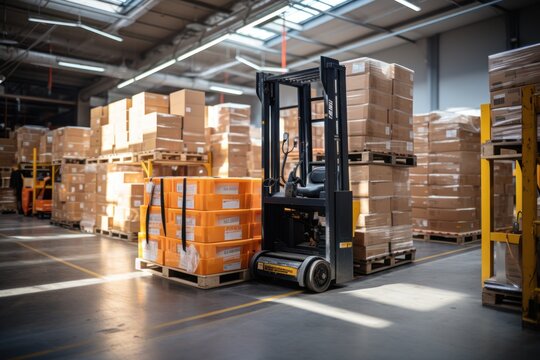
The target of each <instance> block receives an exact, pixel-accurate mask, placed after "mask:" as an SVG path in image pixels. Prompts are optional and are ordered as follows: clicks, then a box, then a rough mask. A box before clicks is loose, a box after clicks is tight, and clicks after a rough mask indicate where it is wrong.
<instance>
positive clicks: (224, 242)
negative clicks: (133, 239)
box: [139, 177, 260, 275]
mask: <svg viewBox="0 0 540 360" xmlns="http://www.w3.org/2000/svg"><path fill="white" fill-rule="evenodd" d="M184 179H186V180H185V181H186V183H185V184H186V185H185V187H184ZM259 184H260V182H259ZM252 185H253V184H252V180H251V179H245V178H244V179H240V178H228V179H216V178H209V177H190V178H182V177H167V178H154V179H152V181H150V180H147V181H146V184H145V205H144V206H142V207H141V218H142V219H143V221H142V222H141V233H140V236H139V257H141V258H143V259H146V260H149V261H153V262H157V263H160V264H165V265H166V266H170V267H173V268H178V269H180V270H182V271H185V272H188V273H192V274H196V275H211V274H217V273H223V272H228V271H235V270H241V269H246V268H247V266H248V263H249V259H250V258H251V256H252V255H253V253H254V252H255V251H258V250H259V249H260V239H252V237H251V229H252V224H254V220H255V221H259V222H260V216H259V217H258V218H257V219H256V218H255V217H256V215H255V211H254V210H252V209H251V191H252ZM162 192H163V193H162ZM184 196H185V197H186V199H185V207H184V206H183V204H184V199H183V197H184ZM162 199H163V201H164V202H163V203H162ZM161 207H165V209H162V208H161ZM163 210H164V211H163ZM148 212H149V213H148ZM164 215H165V217H164ZM147 218H148V221H147V222H146V219H147ZM183 218H185V223H184V222H183ZM183 226H184V227H185V228H184V229H183V228H182V227H183ZM182 230H184V231H185V234H186V238H185V239H184V243H183V242H182V240H183V239H182ZM147 236H148V241H147V240H146V237H147Z"/></svg>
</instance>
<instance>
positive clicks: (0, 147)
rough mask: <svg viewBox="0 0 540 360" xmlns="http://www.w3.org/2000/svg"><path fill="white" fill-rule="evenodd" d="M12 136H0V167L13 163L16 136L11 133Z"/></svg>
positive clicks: (15, 151)
mask: <svg viewBox="0 0 540 360" xmlns="http://www.w3.org/2000/svg"><path fill="white" fill-rule="evenodd" d="M12 135H13V136H12V137H9V138H0V167H2V168H11V167H12V166H13V165H15V155H16V154H17V137H16V136H15V133H12Z"/></svg>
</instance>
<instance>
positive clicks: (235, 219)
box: [167, 209, 253, 226]
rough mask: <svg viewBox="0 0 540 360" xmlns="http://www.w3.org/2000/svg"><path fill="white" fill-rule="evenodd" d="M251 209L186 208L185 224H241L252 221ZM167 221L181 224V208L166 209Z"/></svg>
mask: <svg viewBox="0 0 540 360" xmlns="http://www.w3.org/2000/svg"><path fill="white" fill-rule="evenodd" d="M252 217H253V214H252V212H251V210H247V209H240V210H218V211H199V210H186V225H187V226H226V225H243V224H249V223H250V222H252ZM167 223H168V224H176V225H182V210H181V209H167Z"/></svg>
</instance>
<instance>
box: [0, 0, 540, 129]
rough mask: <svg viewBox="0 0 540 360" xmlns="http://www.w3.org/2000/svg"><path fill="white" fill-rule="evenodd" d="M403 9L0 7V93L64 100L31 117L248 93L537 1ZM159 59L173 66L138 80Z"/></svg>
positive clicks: (46, 2)
mask: <svg viewBox="0 0 540 360" xmlns="http://www.w3.org/2000/svg"><path fill="white" fill-rule="evenodd" d="M410 2H411V3H413V4H415V5H417V6H418V7H419V8H420V11H414V10H412V9H410V8H408V7H406V6H403V5H402V4H400V3H398V2H396V1H394V0H281V1H275V0H274V1H272V0H245V1H234V0H0V16H1V19H2V20H1V26H0V29H1V31H2V33H1V34H0V59H2V62H0V76H3V77H5V78H6V80H5V81H4V83H3V84H2V86H4V93H5V94H8V95H10V94H13V95H17V96H19V102H20V101H21V99H22V101H23V102H25V100H24V98H22V97H20V96H21V95H28V96H30V95H31V96H38V97H41V98H43V99H51V98H52V99H61V100H63V101H66V103H65V104H63V105H57V107H54V106H53V107H51V106H49V105H50V104H48V103H46V102H43V101H42V102H39V101H37V100H35V99H34V100H28V102H30V103H32V105H31V106H34V107H35V109H34V112H33V113H32V114H34V116H36V115H35V114H36V112H37V113H39V115H38V117H39V119H40V120H41V121H45V120H44V119H47V120H49V119H51V118H52V119H55V121H56V117H55V116H56V115H57V114H58V113H59V112H60V111H66V109H68V108H69V107H70V106H72V105H69V104H68V103H69V102H72V103H73V104H74V103H75V102H76V101H77V100H78V99H82V100H85V101H86V100H88V99H89V98H91V97H96V96H98V97H102V98H107V97H108V98H109V100H110V99H111V97H114V96H116V97H118V96H129V95H132V94H134V93H136V92H139V91H143V90H151V91H156V92H168V91H171V90H173V89H177V88H183V87H193V88H199V89H202V90H206V91H209V90H210V87H214V88H215V86H218V87H220V86H221V87H226V88H234V89H236V90H239V91H242V92H243V93H245V94H247V95H254V79H255V72H256V70H255V68H257V67H276V68H280V67H281V66H282V61H284V62H283V64H284V65H286V67H287V68H288V69H290V70H295V69H301V68H304V67H309V66H313V65H315V64H316V62H317V59H318V57H319V56H320V55H325V54H326V55H329V56H332V57H335V58H338V59H340V60H345V59H351V58H354V57H360V56H365V55H369V54H371V53H373V52H376V51H379V50H382V49H385V48H390V47H393V46H396V45H400V44H405V43H411V42H412V43H414V42H415V41H417V40H419V39H421V38H425V37H428V36H431V35H434V34H437V33H440V32H442V31H446V30H450V29H453V28H456V27H459V26H463V25H466V24H469V23H473V22H476V21H480V20H483V19H487V18H489V17H493V16H496V15H500V14H501V13H504V12H505V11H509V10H513V9H517V8H522V7H524V6H527V5H528V4H532V3H535V1H527V0H503V1H498V2H496V3H494V2H493V1H487V0H486V1H470V0H411V1H410ZM285 7H286V8H285ZM261 18H264V19H265V21H264V22H262V23H257V24H256V26H250V24H251V25H252V24H253V22H254V21H257V19H261ZM246 25H248V26H247V28H246V27H245V26H246ZM284 30H285V31H286V34H287V36H286V59H282V46H283V41H282V40H283V31H284ZM225 34H229V35H227V36H228V37H227V39H225V40H223V41H219V40H220V38H221V36H223V35H225ZM212 40H215V41H216V44H215V45H213V46H212V47H209V48H208V49H206V50H204V51H201V52H199V53H196V54H194V55H192V56H189V57H187V58H185V59H181V60H179V61H175V59H177V58H178V57H181V56H182V55H186V53H189V51H190V50H194V49H197V48H198V47H200V46H201V45H204V44H207V43H208V42H210V41H212ZM165 62H170V63H171V64H170V65H169V66H167V67H165V66H164V67H163V69H162V70H160V71H159V72H156V73H155V74H151V75H148V76H146V77H145V76H143V75H144V73H145V72H146V71H148V70H152V69H153V68H155V67H156V66H159V65H162V64H164V63H165ZM248 63H249V64H251V65H248ZM73 66H75V67H73ZM81 67H83V68H81ZM84 67H85V68H84ZM141 74H143V75H141ZM138 77H142V78H141V79H140V80H139V79H138ZM0 79H1V77H0ZM119 85H120V86H119ZM4 98H6V97H5V96H4ZM10 99H11V98H10ZM13 101H15V100H13ZM25 103H26V102H25ZM14 104H17V105H18V106H20V105H19V104H18V103H15V102H14ZM29 106H30V105H29ZM36 109H37V110H36ZM71 111H73V110H71ZM43 113H45V114H48V116H44V115H43ZM29 114H30V112H29ZM17 120H18V121H20V120H21V119H20V118H17ZM22 120H23V121H26V119H22ZM29 121H31V120H29Z"/></svg>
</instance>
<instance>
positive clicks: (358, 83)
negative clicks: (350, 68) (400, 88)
mask: <svg viewBox="0 0 540 360" xmlns="http://www.w3.org/2000/svg"><path fill="white" fill-rule="evenodd" d="M345 82H346V86H347V91H353V90H364V89H366V90H378V91H382V92H385V93H391V92H392V80H390V79H388V78H385V77H383V76H377V75H376V73H365V74H360V75H350V76H347V77H346V78H345Z"/></svg>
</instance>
